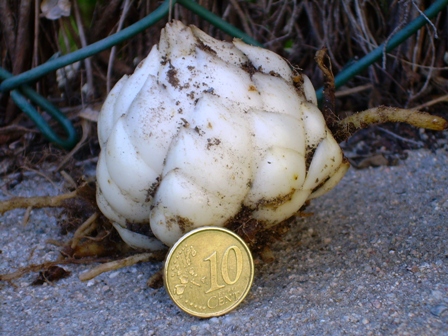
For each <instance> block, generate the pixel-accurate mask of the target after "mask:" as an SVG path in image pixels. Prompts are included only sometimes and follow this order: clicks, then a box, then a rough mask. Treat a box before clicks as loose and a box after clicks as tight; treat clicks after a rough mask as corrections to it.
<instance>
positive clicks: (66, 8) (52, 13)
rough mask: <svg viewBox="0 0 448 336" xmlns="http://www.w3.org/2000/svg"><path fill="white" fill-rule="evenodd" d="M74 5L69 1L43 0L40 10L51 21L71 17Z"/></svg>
mask: <svg viewBox="0 0 448 336" xmlns="http://www.w3.org/2000/svg"><path fill="white" fill-rule="evenodd" d="M71 7H72V4H71V3H70V1H69V0H43V1H42V3H41V4H40V10H41V11H42V14H43V16H45V17H46V18H47V19H49V20H57V19H60V18H61V17H62V16H70V10H71Z"/></svg>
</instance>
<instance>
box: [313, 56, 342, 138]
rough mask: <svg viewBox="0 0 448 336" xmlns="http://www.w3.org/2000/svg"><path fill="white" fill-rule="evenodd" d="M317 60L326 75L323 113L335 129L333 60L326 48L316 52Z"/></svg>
mask: <svg viewBox="0 0 448 336" xmlns="http://www.w3.org/2000/svg"><path fill="white" fill-rule="evenodd" d="M316 62H317V65H318V66H319V68H320V70H321V71H322V72H323V75H324V92H323V93H324V94H323V102H322V114H323V115H324V118H325V122H326V123H327V126H328V128H329V129H330V130H333V128H334V126H335V125H336V124H337V117H336V114H335V97H334V90H335V89H334V76H333V72H332V71H331V60H330V58H329V57H328V55H327V49H326V48H322V49H320V50H318V51H317V52H316ZM326 62H327V63H328V65H327V64H326Z"/></svg>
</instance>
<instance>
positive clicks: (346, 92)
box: [334, 84, 373, 98]
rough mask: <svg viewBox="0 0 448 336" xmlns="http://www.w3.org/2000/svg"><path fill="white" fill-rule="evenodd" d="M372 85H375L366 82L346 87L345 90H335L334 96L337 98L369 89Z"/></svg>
mask: <svg viewBox="0 0 448 336" xmlns="http://www.w3.org/2000/svg"><path fill="white" fill-rule="evenodd" d="M372 86H373V85H372V84H365V85H360V86H356V87H353V88H349V89H345V90H340V91H337V92H335V94H334V96H335V97H336V98H339V97H345V96H350V95H353V94H355V93H358V92H362V91H365V90H369V89H371V88H372Z"/></svg>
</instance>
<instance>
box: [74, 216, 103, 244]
mask: <svg viewBox="0 0 448 336" xmlns="http://www.w3.org/2000/svg"><path fill="white" fill-rule="evenodd" d="M97 218H98V212H95V213H94V214H93V215H92V216H90V217H89V218H87V220H86V221H85V222H84V223H82V224H81V226H80V227H79V228H78V229H77V230H76V231H75V234H74V235H73V239H72V243H71V248H72V249H74V248H75V247H76V246H77V245H78V243H79V241H80V239H81V238H82V237H83V236H86V235H88V234H89V233H91V232H92V231H93V230H95V229H96V222H95V221H96V219H97Z"/></svg>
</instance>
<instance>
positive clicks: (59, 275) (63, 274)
mask: <svg viewBox="0 0 448 336" xmlns="http://www.w3.org/2000/svg"><path fill="white" fill-rule="evenodd" d="M68 276H70V272H69V271H66V270H65V269H63V268H62V267H59V266H50V267H48V269H46V270H45V271H41V272H39V276H38V277H37V278H36V279H35V280H34V281H33V283H32V285H33V286H38V285H42V284H44V283H45V282H53V281H58V280H60V279H64V278H67V277H68Z"/></svg>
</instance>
